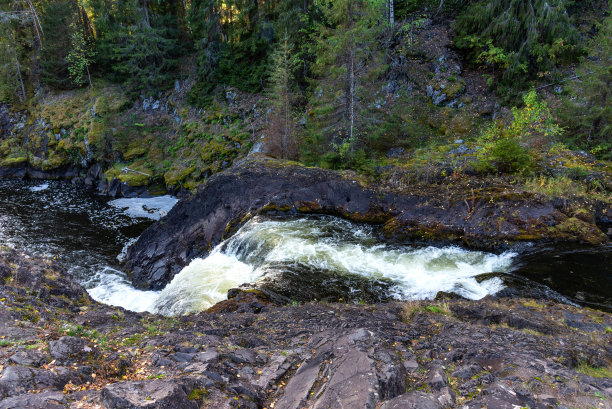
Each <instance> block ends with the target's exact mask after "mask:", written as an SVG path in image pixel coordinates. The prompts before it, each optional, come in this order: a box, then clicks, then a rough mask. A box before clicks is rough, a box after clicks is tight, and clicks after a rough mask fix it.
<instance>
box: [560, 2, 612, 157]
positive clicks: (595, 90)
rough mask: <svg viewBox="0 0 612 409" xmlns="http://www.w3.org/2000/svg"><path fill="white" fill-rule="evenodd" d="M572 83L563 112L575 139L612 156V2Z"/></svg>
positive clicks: (601, 153) (598, 151) (596, 150)
mask: <svg viewBox="0 0 612 409" xmlns="http://www.w3.org/2000/svg"><path fill="white" fill-rule="evenodd" d="M579 75H580V78H579V79H578V80H577V81H573V82H572V83H571V88H572V91H573V94H574V98H572V99H570V100H569V101H567V105H566V108H565V110H564V112H562V113H563V114H564V115H563V116H564V117H565V120H566V121H565V122H566V123H565V125H566V126H567V127H568V128H569V129H568V132H566V134H568V135H571V137H572V139H573V141H572V142H573V143H574V144H576V145H578V146H582V147H584V146H586V147H588V148H590V149H591V150H592V151H593V152H594V153H596V154H597V155H598V156H600V157H603V158H606V159H608V160H610V159H612V2H610V6H609V15H608V17H607V18H606V19H605V20H604V21H603V22H602V24H601V27H600V29H599V33H598V35H597V36H596V37H595V38H593V40H592V41H591V43H590V45H589V57H588V58H586V59H585V60H584V63H583V64H582V65H581V67H580V70H579Z"/></svg>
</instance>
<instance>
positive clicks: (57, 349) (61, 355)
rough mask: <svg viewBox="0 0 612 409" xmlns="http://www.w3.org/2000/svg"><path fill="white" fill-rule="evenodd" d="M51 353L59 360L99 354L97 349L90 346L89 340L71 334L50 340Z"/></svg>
mask: <svg viewBox="0 0 612 409" xmlns="http://www.w3.org/2000/svg"><path fill="white" fill-rule="evenodd" d="M49 353H50V354H51V356H52V357H53V358H55V359H57V360H58V361H68V360H75V359H84V358H88V357H90V358H91V357H94V356H95V355H97V351H96V350H95V349H94V348H92V347H91V346H89V343H88V342H87V340H85V339H83V338H79V337H69V336H66V337H61V338H60V339H58V340H57V341H51V342H49Z"/></svg>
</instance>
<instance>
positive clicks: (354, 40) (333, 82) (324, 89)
mask: <svg viewBox="0 0 612 409" xmlns="http://www.w3.org/2000/svg"><path fill="white" fill-rule="evenodd" d="M379 6H380V4H378V2H368V1H355V0H335V1H333V2H329V3H328V4H326V5H325V6H324V8H323V12H324V15H325V22H326V24H321V25H320V26H319V32H318V36H317V38H316V40H315V41H316V42H315V44H314V52H313V54H314V55H316V56H317V58H316V61H315V63H314V65H313V67H312V71H313V73H314V74H315V76H316V79H317V89H315V90H314V98H313V102H314V105H315V106H316V115H317V117H316V118H315V119H316V122H317V124H318V128H320V131H321V132H324V133H326V134H328V135H331V143H332V145H333V146H335V147H336V149H337V150H338V151H339V153H340V155H341V156H343V157H349V156H351V155H352V153H353V152H354V150H355V148H356V146H357V142H358V140H359V139H360V137H361V135H360V125H361V121H362V119H363V116H362V112H363V111H364V110H365V108H366V107H367V105H368V104H367V102H368V99H369V97H371V95H368V94H367V93H364V92H361V91H362V90H363V85H365V84H364V83H362V82H361V81H362V79H364V78H366V77H367V76H368V75H372V73H374V72H375V71H376V68H380V67H379V64H376V63H375V62H376V59H377V56H378V54H380V52H379V50H378V47H377V44H376V43H375V38H376V35H377V33H378V32H379V30H380V27H381V25H380V24H378V22H379V18H380V17H383V18H384V15H383V13H380V10H379V8H380V7H379ZM383 10H384V9H383Z"/></svg>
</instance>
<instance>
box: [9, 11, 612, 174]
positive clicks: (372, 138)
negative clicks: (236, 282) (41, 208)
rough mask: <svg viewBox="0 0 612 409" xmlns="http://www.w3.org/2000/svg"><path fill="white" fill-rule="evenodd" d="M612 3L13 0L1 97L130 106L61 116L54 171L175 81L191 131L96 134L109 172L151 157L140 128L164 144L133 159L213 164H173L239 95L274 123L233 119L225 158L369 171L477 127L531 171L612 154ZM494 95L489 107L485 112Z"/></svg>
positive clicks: (24, 104)
mask: <svg viewBox="0 0 612 409" xmlns="http://www.w3.org/2000/svg"><path fill="white" fill-rule="evenodd" d="M611 7H612V3H608V2H607V1H605V0H585V1H572V0H333V1H328V0H302V1H290V0H275V1H253V0H192V1H190V0H2V2H1V5H0V10H1V11H0V49H2V50H3V51H2V53H0V59H1V60H0V70H1V71H2V73H1V74H0V100H1V101H4V103H7V104H10V106H11V107H12V108H11V109H13V110H20V109H25V110H26V111H28V110H29V112H32V111H33V110H35V109H34V108H33V107H39V108H40V106H42V105H41V104H43V102H42V101H43V99H44V98H45V95H49V93H51V94H54V95H59V94H60V93H62V92H63V93H67V94H66V95H71V96H74V95H77V94H74V93H75V92H79V91H80V92H89V95H90V96H93V97H92V98H94V99H95V96H96V95H98V94H100V93H103V94H104V93H106V94H107V99H109V100H114V101H115V102H116V101H118V100H121V101H123V102H121V103H120V104H119V103H117V104H119V105H121V106H116V107H114V108H113V109H114V110H112V109H111V111H109V115H107V116H106V117H104V115H99V116H98V118H96V119H97V122H98V124H97V125H96V124H93V125H91V124H90V123H91V122H92V121H90V120H86V121H79V120H76V119H75V120H73V121H72V122H69V123H67V125H64V126H60V125H56V124H52V128H53V129H54V130H55V131H57V132H53V134H57V135H59V129H60V128H61V129H62V132H64V129H65V130H66V131H68V133H71V134H72V135H76V139H74V141H73V142H74V143H69V142H68V141H66V142H65V143H64V144H63V147H64V148H65V149H64V151H61V149H56V151H55V152H54V155H55V162H54V161H53V159H54V158H51V157H49V154H48V153H46V152H45V153H44V155H42V159H41V161H42V165H44V166H47V167H53V166H55V165H57V164H64V163H65V162H66V161H70V160H72V161H77V162H78V160H79V155H80V157H81V158H80V159H83V158H84V157H85V153H86V152H89V151H88V150H87V149H88V147H87V146H85V147H83V146H81V147H80V152H79V149H78V143H79V141H82V140H83V139H85V140H86V141H89V142H90V143H91V141H92V140H94V141H96V140H98V139H100V138H97V136H96V135H97V133H96V129H97V131H98V133H100V132H102V133H104V132H107V129H106V128H112V129H115V130H116V129H119V131H118V132H119V133H121V132H122V129H121V124H118V125H117V124H111V122H112V119H111V118H110V117H111V116H113V115H114V116H119V115H120V114H121V113H122V112H126V111H127V110H129V107H130V106H131V104H133V103H134V101H143V100H147V98H149V99H156V100H163V99H164V98H166V99H168V96H169V95H171V94H172V93H173V92H174V93H175V94H176V93H178V91H179V90H180V94H181V98H180V103H179V104H178V105H176V106H177V107H178V108H176V109H175V111H176V116H180V117H181V118H180V120H179V121H178V122H180V127H179V128H180V129H174V130H172V132H170V131H169V130H168V128H167V127H166V125H165V124H159V123H155V124H144V123H142V122H141V120H139V119H138V118H136V119H133V120H132V122H131V127H132V129H133V130H135V131H134V132H135V133H134V132H132V133H133V134H134V135H132V139H130V138H127V139H126V138H124V139H125V140H126V141H127V142H126V141H124V142H122V143H123V145H122V146H121V147H120V148H117V149H119V151H120V152H119V156H121V157H120V158H117V157H113V158H109V157H108V156H109V155H108V153H109V152H108V148H107V149H106V153H104V152H102V151H103V150H104V149H103V147H101V146H98V148H96V147H93V148H92V150H93V152H94V153H93V154H90V156H91V155H93V156H96V153H95V151H96V149H97V150H98V157H96V159H98V160H100V159H104V160H106V162H107V167H109V168H110V167H112V166H113V163H114V162H116V161H117V159H119V160H120V161H122V162H126V161H127V162H130V160H131V159H133V158H136V159H137V158H138V157H139V156H141V155H142V154H143V152H140V154H139V153H138V152H136V153H134V152H133V151H134V149H133V148H134V143H133V142H134V141H135V140H141V141H142V140H145V141H147V143H149V142H151V140H152V141H153V142H151V143H153V144H157V146H158V147H159V150H160V151H161V154H160V155H157V156H154V157H147V158H146V160H145V161H144V162H143V163H144V165H142V164H136V165H135V167H136V168H138V166H140V165H142V166H141V167H142V168H143V169H146V170H148V172H150V173H152V174H158V173H159V174H160V175H161V174H165V175H166V182H167V184H168V183H169V182H173V183H174V182H177V180H178V181H179V182H181V181H182V179H184V178H185V177H186V174H187V175H188V174H189V172H192V173H193V172H196V173H197V171H196V170H194V168H201V167H202V161H204V162H205V161H206V160H207V159H206V158H205V157H206V155H207V153H206V152H201V153H200V155H199V158H198V159H197V161H196V160H194V159H193V158H188V156H189V155H188V154H184V155H178V156H179V157H180V158H181V160H182V162H183V163H181V164H178V165H177V163H178V162H181V161H180V160H179V161H177V160H175V158H174V156H173V155H174V152H176V151H178V152H181V150H185V151H187V150H189V149H187V148H189V146H188V145H190V144H191V145H193V144H194V140H200V139H202V140H205V142H207V143H209V145H210V143H211V141H212V142H214V140H215V138H216V137H217V136H218V135H215V133H216V132H217V131H215V130H214V129H212V130H210V129H204V128H202V126H203V125H202V123H203V122H206V123H209V124H210V123H211V122H215V121H218V122H219V123H221V122H224V123H226V125H227V127H228V128H232V126H231V125H228V123H232V124H233V123H234V122H233V121H234V119H236V118H234V117H235V116H236V115H235V114H231V113H230V114H227V113H226V112H225V111H227V105H228V95H230V96H231V95H234V94H236V93H239V94H240V95H241V98H242V100H249V101H256V104H259V105H258V106H259V107H262V106H264V107H265V109H264V114H263V115H265V121H264V122H263V123H261V124H258V125H257V126H255V125H254V123H255V122H257V121H256V119H253V118H256V117H257V116H258V115H262V114H261V113H259V114H257V115H251V114H253V112H254V111H253V112H251V113H250V114H249V113H247V114H246V115H242V114H237V115H238V116H239V117H240V118H237V120H239V121H242V122H244V123H243V124H241V126H242V127H240V126H237V127H236V130H235V131H234V129H233V128H232V132H233V134H232V135H231V136H232V137H234V136H236V134H240V135H239V137H238V138H234V139H236V141H235V142H234V144H235V145H236V146H238V145H241V148H240V149H238V148H236V149H237V151H236V152H226V151H223V152H221V153H219V154H218V155H217V156H219V155H220V156H219V157H220V158H221V159H223V160H222V161H221V163H224V162H227V161H226V160H225V159H228V160H229V161H231V160H232V159H234V158H235V157H237V156H240V155H241V154H243V153H244V152H243V151H244V149H243V148H244V146H246V145H247V143H245V142H246V140H248V146H251V147H252V146H253V145H257V144H258V141H259V138H260V137H259V134H261V135H262V140H261V142H262V143H263V144H264V147H263V149H264V150H265V151H266V152H267V153H268V154H270V155H273V156H277V157H284V158H289V159H297V160H299V161H301V162H303V163H305V164H309V165H318V166H322V167H327V168H336V169H346V168H352V169H355V170H357V171H358V172H362V173H366V174H368V173H372V172H373V170H374V169H375V168H376V166H378V165H384V164H385V161H386V160H388V159H389V158H390V157H393V156H394V152H395V153H398V152H407V151H409V150H411V149H412V150H414V149H430V150H431V149H433V148H432V146H433V147H435V146H439V145H440V144H444V143H449V142H452V141H453V140H456V139H459V140H463V139H465V140H468V141H476V142H477V143H478V144H479V146H481V147H484V150H483V152H481V153H479V154H478V155H477V156H478V158H477V160H476V161H473V163H472V165H470V166H471V168H472V170H473V171H475V172H480V173H483V172H484V173H487V172H530V171H531V170H532V169H533V166H531V167H530V166H529V165H530V163H532V162H533V160H532V159H533V158H529V157H527V156H525V153H524V152H525V147H527V148H528V149H532V148H536V150H539V151H541V150H542V148H543V147H546V149H549V148H551V147H552V146H553V145H554V146H556V147H557V148H559V146H561V147H562V148H564V149H579V150H585V151H588V152H589V154H593V155H595V156H596V157H597V158H599V159H610V158H612V153H611V152H612V142H611V140H612V138H611V137H610V135H611V134H612V57H611V55H612V18H611V17H610V11H611ZM442 43H443V44H445V45H444V47H445V48H444V50H446V51H444V50H443V52H440V51H439V50H438V49H437V48H436V47H438V48H439V44H442ZM113 87H118V88H113ZM110 89H114V90H117V89H119V90H120V94H121V95H120V96H117V95H114V94H113V95H110V96H109V94H108V92H107V91H108V90H110ZM113 92H116V91H113ZM111 94H112V92H111ZM160 98H161V99H160ZM172 98H174V97H172ZM249 98H251V99H249ZM174 99H175V100H176V99H177V98H174ZM230 99H231V98H230ZM484 100H489V101H495V104H494V107H493V108H490V107H484V108H483V107H482V106H481V105H482V104H481V105H479V103H481V102H482V101H484ZM230 102H231V101H230ZM88 103H89V102H88ZM76 105H78V103H76ZM76 105H75V106H76ZM94 105H95V104H94ZM107 105H108V104H107ZM111 105H112V104H111ZM229 105H231V103H230V104H229ZM92 109H93V108H92ZM245 109H246V110H247V111H248V109H247V108H245ZM203 110H204V111H205V112H206V114H201V113H202V112H203ZM186 112H191V113H192V114H188V113H186ZM193 112H197V113H199V117H198V115H195V117H194V115H193ZM211 112H212V113H211ZM70 115H72V114H70ZM74 115H75V116H76V115H78V114H77V113H75V114H74ZM232 115H234V117H232ZM249 115H250V116H249ZM132 117H134V114H132ZM226 117H227V118H229V120H226V119H224V118H226ZM247 117H248V119H247ZM134 118H135V117H134ZM103 121H104V124H101V123H102V122H103ZM60 122H61V121H60ZM93 122H96V121H93ZM118 122H121V123H122V124H124V123H125V120H124V119H122V120H121V121H118ZM246 122H248V124H246ZM509 124H511V126H508V125H509ZM94 125H95V126H94ZM96 127H97V128H96ZM138 127H140V128H142V127H147V129H149V130H151V132H149V135H148V136H151V135H153V136H152V137H151V138H152V139H151V138H149V139H147V137H148V136H147V135H144V136H143V134H142V132H140V131H142V129H138ZM71 128H72V129H71ZM94 128H96V129H94ZM256 128H257V129H256ZM156 131H158V132H156ZM126 132H127V131H126ZM130 132H131V131H130ZM130 132H127V133H130ZM139 132H140V133H139ZM242 134H246V135H248V136H245V135H242ZM62 135H64V134H63V133H62ZM169 135H170V136H169ZM181 135H182V136H184V137H185V138H186V139H185V138H182V139H181ZM109 138H110V139H112V138H113V137H112V136H111V137H107V138H106V139H109ZM114 138H115V139H117V137H116V135H115V136H114ZM168 138H170V139H172V138H174V139H173V140H172V141H171V142H168V141H167V139H168ZM102 139H104V138H102ZM119 139H121V138H120V137H119ZM217 139H218V138H217ZM58 141H59V138H58ZM130 141H131V142H130ZM59 142H60V143H59V145H61V144H62V141H59ZM196 142H197V141H196ZM100 143H101V144H103V142H100ZM104 143H106V145H108V144H109V143H110V144H112V143H115V142H112V143H111V142H108V140H107V141H106V142H104ZM130 143H132V145H130ZM9 145H10V146H9ZM14 145H15V142H10V143H9V142H5V144H4V147H3V149H4V154H5V156H6V157H7V158H9V159H11V160H13V161H19V160H21V159H22V158H24V157H26V156H27V155H30V154H31V149H29V150H28V149H25V150H26V151H27V152H26V153H24V152H21V151H19V149H17V148H16V147H15V146H14ZM59 145H58V146H59ZM85 145H87V143H85ZM115 145H117V144H116V143H115ZM119 145H121V144H119ZM119 145H117V146H119ZM170 145H172V146H170ZM242 145H244V146H242ZM92 146H93V145H92ZM73 148H74V149H73ZM183 148H185V149H183ZM191 148H192V149H191V150H193V146H191ZM1 149H2V147H0V150H1ZM70 149H72V151H71V150H70ZM112 149H115V148H114V147H113V148H111V150H112ZM202 149H204V150H210V149H211V148H210V146H209V147H205V148H202ZM21 150H23V149H21ZM434 150H435V149H434ZM18 151H19V152H18ZM126 151H128V152H126ZM217 151H219V149H218V150H217ZM534 152H535V151H534ZM126 153H128V154H127V155H126ZM35 155H36V154H35ZM147 155H148V154H147ZM534 155H535V153H534ZM39 156H40V155H39ZM111 156H112V155H111ZM115 156H117V155H115ZM171 156H172V157H171ZM209 156H210V155H209ZM395 156H397V155H395ZM532 156H533V155H532ZM35 162H36V160H35ZM39 162H40V161H39ZM196 162H197V163H196ZM132 164H133V163H132ZM145 165H146V166H145ZM221 167H222V166H219V167H218V168H221ZM158 168H159V169H158ZM216 170H218V169H216V168H215V169H211V170H210V172H208V171H206V172H203V173H202V172H201V173H202V174H198V175H197V176H195V177H192V179H198V180H199V179H203V178H204V179H205V177H206V176H207V175H208V174H209V173H214V172H215V171H216ZM169 171H173V172H174V173H172V174H173V175H174V178H173V177H170V180H168V179H169V178H168V172H169ZM175 179H176V180H175ZM181 183H182V182H181Z"/></svg>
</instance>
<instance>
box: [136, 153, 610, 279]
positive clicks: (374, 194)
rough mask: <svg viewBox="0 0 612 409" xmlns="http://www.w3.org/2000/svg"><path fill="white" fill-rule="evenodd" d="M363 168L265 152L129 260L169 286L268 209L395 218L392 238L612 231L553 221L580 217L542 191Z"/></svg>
mask: <svg viewBox="0 0 612 409" xmlns="http://www.w3.org/2000/svg"><path fill="white" fill-rule="evenodd" d="M353 176H355V175H352V174H350V173H340V172H335V171H328V170H324V169H317V168H307V167H304V166H299V165H295V164H291V163H286V162H279V161H276V160H272V159H267V158H265V157H260V156H257V155H255V156H254V157H252V158H249V159H246V160H243V161H241V162H239V163H238V164H236V165H235V166H234V167H232V168H230V169H228V170H227V171H225V172H222V173H220V174H217V175H215V176H213V177H212V178H210V180H209V181H208V182H207V183H206V185H205V186H204V187H202V188H200V190H199V191H198V192H197V193H196V194H195V195H193V196H191V197H188V198H186V199H183V200H181V201H180V202H179V203H178V204H177V205H176V206H175V207H174V208H173V209H172V211H170V212H169V214H168V215H167V217H165V218H164V219H162V220H160V221H159V222H157V223H155V224H154V225H152V226H151V227H150V228H148V229H147V230H146V231H145V232H144V233H143V234H142V235H141V236H140V238H139V239H138V241H137V242H136V243H135V244H134V245H133V246H132V247H130V249H129V250H128V253H127V257H126V260H127V261H126V269H127V270H128V271H129V273H130V278H131V279H132V281H133V283H134V284H135V285H136V286H137V287H141V288H149V289H161V288H163V287H164V286H165V284H167V283H168V282H169V281H170V280H171V279H172V278H173V277H174V275H175V274H177V273H178V272H179V271H180V270H181V269H182V268H183V267H184V266H185V265H187V264H188V263H189V261H191V260H192V259H194V258H196V257H204V256H206V255H207V254H208V252H209V251H210V250H211V249H212V248H213V247H214V246H215V245H216V244H218V243H219V242H220V241H221V240H222V238H224V235H225V236H227V235H228V234H229V233H231V232H232V231H233V230H234V229H236V228H237V227H239V225H240V223H241V222H244V220H245V218H248V215H254V214H257V213H260V212H266V211H276V212H279V211H281V212H286V213H288V214H297V213H325V214H331V215H336V216H341V217H345V218H348V219H351V220H354V221H365V222H373V223H385V226H384V228H383V230H384V231H385V233H386V234H388V235H390V236H391V237H399V238H411V237H417V238H427V239H453V240H463V241H464V242H468V243H470V244H472V245H474V246H476V247H478V246H480V247H490V246H495V245H496V243H497V244H498V243H502V242H505V241H507V240H546V239H548V240H565V241H568V240H569V241H571V240H574V241H579V240H586V241H590V242H598V241H599V242H602V241H605V240H606V238H605V235H603V233H601V232H600V231H599V230H598V229H597V227H596V226H595V225H594V224H593V223H587V222H582V221H581V222H580V223H578V224H580V228H576V229H567V228H563V229H562V228H559V229H555V228H553V227H555V226H557V225H559V226H565V225H567V224H568V220H573V219H570V218H569V217H568V216H566V215H565V214H563V213H562V211H561V210H560V209H559V208H557V207H555V206H554V204H553V203H551V202H548V201H546V200H541V199H538V198H536V197H534V196H533V195H528V194H523V195H522V196H521V195H518V194H516V195H513V194H505V193H503V192H504V189H501V190H500V189H497V190H495V189H492V190H491V192H485V191H483V192H479V194H478V195H477V196H476V195H475V194H474V193H473V190H472V192H471V193H470V192H467V193H466V191H463V193H460V194H459V195H458V197H455V198H453V199H452V200H450V199H448V197H445V196H444V197H443V196H441V195H440V189H435V187H433V188H432V189H430V190H429V192H427V191H425V190H421V189H420V188H419V189H417V188H415V189H414V191H412V190H404V191H401V192H400V191H396V190H393V191H392V190H391V189H387V190H381V189H380V188H379V187H378V186H370V187H364V186H362V185H361V184H360V183H358V182H357V181H356V180H355V179H354V178H353ZM500 192H501V193H500ZM465 195H467V196H465ZM459 196H460V197H459ZM464 196H465V197H464Z"/></svg>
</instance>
